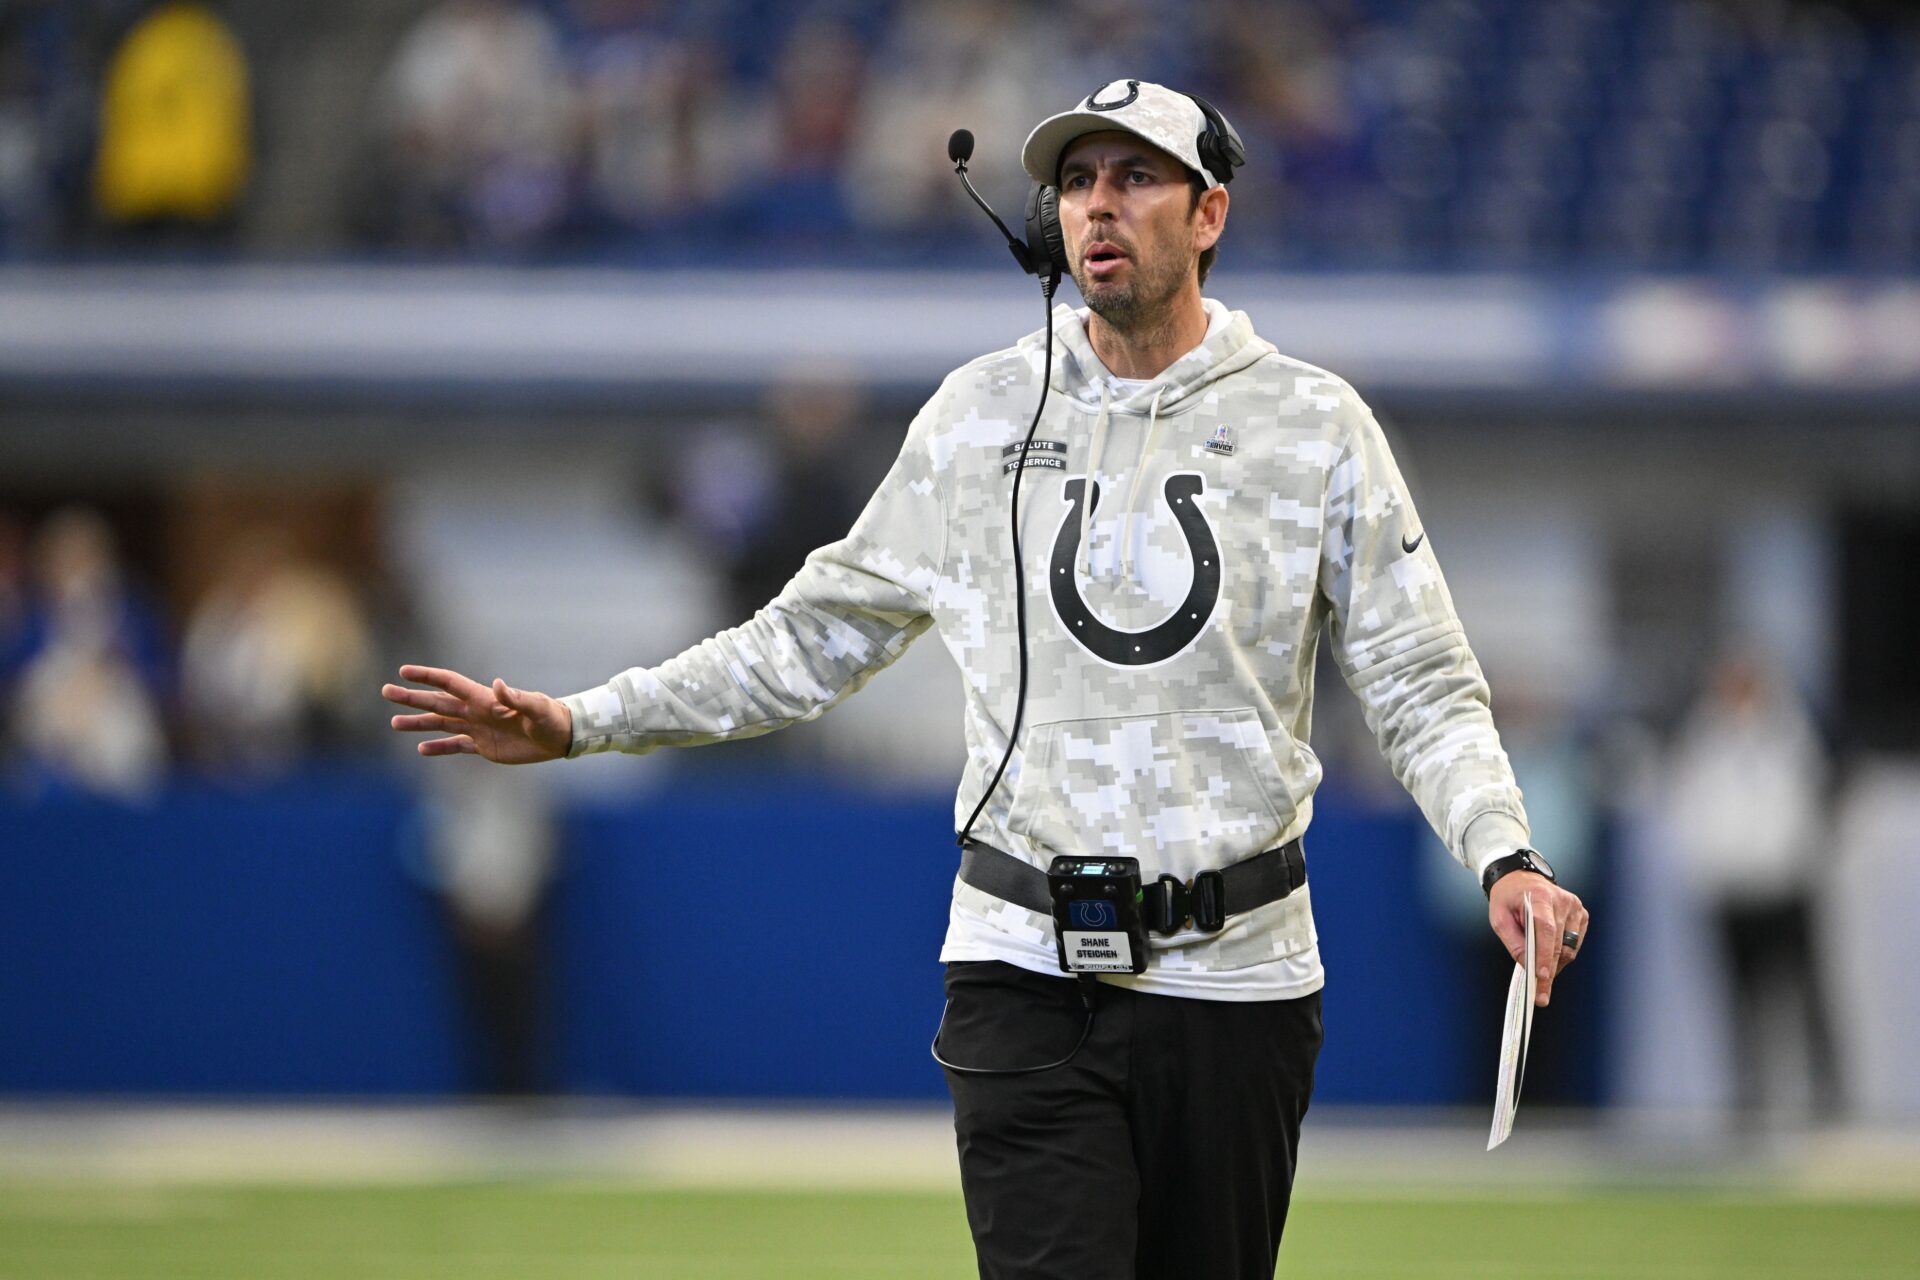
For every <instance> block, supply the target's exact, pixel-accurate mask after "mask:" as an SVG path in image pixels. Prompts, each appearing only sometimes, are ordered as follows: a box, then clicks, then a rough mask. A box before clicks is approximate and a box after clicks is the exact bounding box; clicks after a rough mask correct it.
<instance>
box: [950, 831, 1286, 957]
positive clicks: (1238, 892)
mask: <svg viewBox="0 0 1920 1280" xmlns="http://www.w3.org/2000/svg"><path fill="white" fill-rule="evenodd" d="M960 879H961V880H963V881H964V882H966V883H967V884H970V885H972V886H973V887H974V888H976V889H978V890H980V892H982V893H989V894H992V895H993V896H994V897H996V898H1000V899H1002V900H1004V901H1006V902H1011V903H1013V904H1014V905H1015V906H1017V907H1025V908H1026V909H1027V910H1029V911H1033V912H1037V913H1038V914H1040V915H1043V916H1050V915H1052V914H1053V898H1052V896H1051V895H1050V894H1049V893H1048V892H1047V873H1046V872H1044V871H1042V870H1041V869H1040V868H1038V867H1036V866H1034V865H1033V864H1031V863H1028V862H1022V861H1021V860H1020V859H1019V858H1016V857H1014V856H1013V855H1012V854H1010V853H1006V852H1004V851H1002V850H1000V849H996V848H994V847H993V846H992V845H987V844H981V843H980V842H979V841H978V840H969V841H967V843H966V847H965V849H964V850H963V851H962V852H961V854H960ZM1306 882H1307V859H1306V851H1305V850H1303V849H1302V848H1301V847H1300V842H1299V841H1298V840H1289V841H1287V843H1285V844H1283V845H1281V846H1280V847H1279V848H1277V849H1269V850H1267V851H1266V852H1265V853H1256V854H1254V855H1253V856H1252V857H1251V858H1242V859H1241V860H1240V861H1239V862H1236V863H1234V864H1233V865H1232V866H1230V867H1222V868H1221V869H1220V870H1218V871H1202V872H1201V873H1200V874H1199V875H1197V876H1195V877H1194V878H1193V879H1191V880H1187V881H1182V880H1180V879H1178V878H1176V877H1174V876H1169V875H1162V876H1161V877H1160V879H1159V880H1157V881H1156V882H1154V883H1153V884H1149V885H1144V886H1142V889H1141V907H1142V909H1143V912H1144V914H1145V916H1146V918H1147V928H1149V929H1151V930H1153V931H1154V932H1155V933H1161V934H1166V933H1178V932H1179V931H1180V930H1181V929H1182V928H1184V927H1185V925H1186V923H1187V921H1188V920H1192V921H1193V927H1194V928H1196V929H1201V930H1204V931H1206V932H1208V933H1212V932H1215V931H1217V930H1219V929H1220V928H1222V927H1223V926H1225V924H1226V923H1227V917H1228V916H1236V915H1239V914H1240V913H1241V912H1242V911H1251V910H1253V909H1254V908H1255V907H1264V906H1266V905H1267V904H1268V903H1269V902H1278V901H1280V899H1282V898H1284V897H1286V896H1287V895H1288V894H1290V893H1292V892H1293V891H1294V890H1295V889H1298V888H1299V887H1300V886H1301V885H1303V884H1305V883H1306Z"/></svg>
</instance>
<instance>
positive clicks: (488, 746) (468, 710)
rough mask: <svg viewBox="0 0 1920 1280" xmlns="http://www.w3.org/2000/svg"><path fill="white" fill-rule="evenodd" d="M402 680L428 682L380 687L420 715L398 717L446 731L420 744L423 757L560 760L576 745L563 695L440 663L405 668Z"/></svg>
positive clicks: (404, 726) (407, 727)
mask: <svg viewBox="0 0 1920 1280" xmlns="http://www.w3.org/2000/svg"><path fill="white" fill-rule="evenodd" d="M400 678H401V679H403V680H413V681H417V682H418V683H420V684H424V685H428V686H430V687H429V688H426V689H410V688H408V687H406V686H405V685H398V684H388V685H382V686H380V696H381V697H383V698H385V699H386V700H387V701H388V702H397V703H399V704H400V705H401V706H403V707H414V708H417V709H418V710H419V712H420V714H418V715H410V716H395V717H393V720H392V724H393V727H394V728H395V729H398V730H400V731H402V732H408V731H411V732H415V733H443V734H446V735H448V736H446V737H443V738H429V739H427V740H426V741H425V742H422V743H420V744H419V746H418V747H417V748H416V750H418V751H419V752H420V754H421V755H423V756H455V755H466V756H480V757H483V758H484V759H487V760H491V761H493V762H494V763H495V764H537V763H539V762H540V761H542V760H558V759H560V758H561V757H562V756H564V755H566V754H567V749H568V747H570V746H571V745H572V743H573V713H572V712H571V711H569V710H568V709H567V706H566V704H565V703H563V702H561V701H560V700H559V699H558V698H549V697H548V696H547V695H546V694H544V693H536V692H535V691H533V690H531V689H515V688H513V687H512V686H510V685H509V684H507V682H506V681H505V680H501V679H498V678H496V679H495V680H494V682H493V684H492V685H491V686H488V685H484V684H480V683H478V682H476V681H473V680H469V679H467V677H465V676H463V675H461V674H460V673H459V672H458V671H447V670H444V669H443V668H440V667H417V666H411V665H409V666H404V667H402V668H400Z"/></svg>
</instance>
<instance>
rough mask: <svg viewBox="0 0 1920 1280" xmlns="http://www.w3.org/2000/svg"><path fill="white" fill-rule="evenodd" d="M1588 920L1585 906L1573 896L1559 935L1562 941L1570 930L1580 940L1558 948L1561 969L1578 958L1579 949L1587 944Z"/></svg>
mask: <svg viewBox="0 0 1920 1280" xmlns="http://www.w3.org/2000/svg"><path fill="white" fill-rule="evenodd" d="M1589 920H1590V918H1589V916H1588V915H1587V908H1586V907H1585V905H1584V904H1582V903H1581V901H1580V899H1578V898H1575V899H1574V900H1573V911H1572V912H1571V914H1570V915H1569V916H1568V919H1567V923H1566V925H1565V927H1564V928H1563V929H1562V931H1561V934H1560V937H1561V941H1562V942H1564V941H1565V940H1566V935H1567V934H1568V933H1569V932H1571V933H1575V934H1578V935H1579V938H1580V940H1579V941H1578V942H1576V943H1574V945H1572V946H1571V947H1568V946H1562V947H1561V948H1560V967H1561V968H1562V969H1564V968H1566V967H1567V966H1568V965H1570V964H1572V963H1573V962H1574V961H1575V960H1576V959H1578V958H1579V955H1580V952H1581V950H1582V949H1583V948H1584V947H1585V946H1586V945H1587V925H1588V923H1589Z"/></svg>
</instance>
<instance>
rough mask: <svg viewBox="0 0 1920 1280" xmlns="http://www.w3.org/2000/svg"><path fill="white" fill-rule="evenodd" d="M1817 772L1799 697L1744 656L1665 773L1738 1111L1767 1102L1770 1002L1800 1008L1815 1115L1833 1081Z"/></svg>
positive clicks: (1823, 789) (1699, 713)
mask: <svg viewBox="0 0 1920 1280" xmlns="http://www.w3.org/2000/svg"><path fill="white" fill-rule="evenodd" d="M1827 788H1828V760H1827V753H1826V749H1825V746H1824V744H1823V743H1822V741H1821V739H1820V735H1819V733H1818V732H1817V731H1816V729H1815V727H1814V723H1813V719H1812V717H1811V716H1810V715H1808V713H1807V710H1806V708H1805V706H1804V705H1803V704H1802V702H1801V701H1800V699H1799V697H1798V695H1797V694H1796V693H1795V692H1794V691H1793V690H1792V689H1791V688H1790V687H1789V686H1788V685H1787V683H1786V682H1785V680H1784V679H1782V678H1781V676H1780V675H1779V674H1778V673H1777V672H1775V671H1774V670H1773V669H1772V668H1771V667H1770V666H1769V665H1768V664H1767V663H1765V662H1764V661H1762V660H1761V659H1759V658H1758V657H1756V656H1754V655H1752V654H1750V653H1742V652H1735V653H1731V654H1729V655H1728V656H1726V657H1724V658H1723V659H1722V660H1721V661H1720V662H1719V664H1718V665H1717V666H1716V667H1715V669H1714V670H1713V671H1712V673H1711V675H1710V677H1709V680H1708V684H1707V688H1706V690H1705V692H1704V693H1703V695H1702V696H1701V698H1700V701H1699V703H1698V704H1697V705H1696V706H1695V707H1694V709H1693V711H1692V712H1691V713H1690V714H1689V716H1688V718H1687V720H1686V722H1685V724H1684V725H1683V726H1682V728H1681V730H1680V734H1679V737H1678V739H1677V740H1676V742H1675V744H1674V747H1673V751H1672V754H1671V756H1670V758H1669V759H1668V762H1667V803H1668V805H1669V813H1670V819H1671V823H1672V830H1673V833H1674V839H1675V849H1674V853H1675V855H1676V856H1677V857H1678V858H1679V859H1680V861H1681V864H1682V867H1683V870H1684V871H1685V873H1686V876H1687V878H1688V880H1689V881H1690V883H1691V884H1692V886H1693V888H1694V889H1695V891H1696V892H1697V894H1698V897H1699V901H1700V902H1701V903H1702V904H1703V905H1704V906H1705V907H1706V909H1707V911H1708V913H1709V919H1710V920H1711V922H1712V925H1713V927H1714V928H1715V929H1716V931H1717V933H1718V937H1719V942H1720V945H1721V947H1722V948H1723V950H1724V955H1725V960H1726V963H1727V966H1728V973H1729V974H1730V976H1731V978H1732V981H1733V995H1734V1012H1735V1020H1736V1032H1737V1041H1738V1045H1737V1047H1738V1050H1739V1053H1738V1063H1739V1065H1738V1099H1739V1101H1740V1103H1741V1105H1742V1107H1743V1109H1746V1110H1752V1109H1755V1108H1757V1107H1758V1106H1760V1105H1761V1104H1762V1103H1763V1102H1764V1101H1765V1100H1766V1099H1765V1094H1766V1092H1767V1086H1768V1084H1769V1077H1770V1076H1771V1074H1772V1073H1771V1070H1770V1068H1769V1065H1768V1064H1769V1063H1771V1062H1774V1061H1776V1060H1777V1055H1776V1054H1774V1053H1772V1052H1769V1044H1768V1042H1767V1039H1766V1035H1765V1028H1767V1027H1768V1026H1769V1025H1770V1014H1771V1012H1772V1009H1773V1006H1774V1004H1775V1002H1776V997H1777V995H1778V993H1780V992H1783V991H1786V992H1791V993H1792V994H1793V995H1794V996H1795V997H1796V998H1797V999H1798V1001H1799V1012H1800V1023H1801V1032H1802V1035H1803V1037H1804V1039H1803V1043H1804V1044H1805V1046H1806V1053H1807V1065H1808V1069H1809V1072H1810V1074H1811V1083H1812V1089H1813V1101H1814V1105H1815V1107H1816V1108H1817V1109H1819V1110H1820V1111H1822V1112H1830V1111H1832V1110H1833V1109H1834V1108H1835V1106H1836V1105H1837V1104H1838V1101H1839V1098H1838V1089H1839V1079H1838V1076H1837V1073H1836V1069H1835V1063H1834V1049H1833V1040H1832V1032H1831V1028H1830V1024H1829V1022H1828V1017H1827V1010H1826V1001H1825V998H1824V993H1823V991H1822V988H1821V980H1822V976H1823V975H1822V971H1821V967H1820V964H1819V960H1820V955H1821V952H1820V948H1819V947H1818V945H1817V940H1816V939H1815V938H1814V936H1813V910H1812V899H1813V895H1814V892H1815V888H1816V885H1817V883H1818V882H1819V881H1820V880H1822V879H1824V878H1825V877H1826V876H1827V875H1828V874H1829V873H1830V872H1831V870H1832V865H1831V859H1832V856H1833V854H1834V852H1835V850H1834V843H1833V841H1832V839H1831V838H1830V825H1831V824H1830V821H1829V815H1828V814H1827V811H1826V797H1827Z"/></svg>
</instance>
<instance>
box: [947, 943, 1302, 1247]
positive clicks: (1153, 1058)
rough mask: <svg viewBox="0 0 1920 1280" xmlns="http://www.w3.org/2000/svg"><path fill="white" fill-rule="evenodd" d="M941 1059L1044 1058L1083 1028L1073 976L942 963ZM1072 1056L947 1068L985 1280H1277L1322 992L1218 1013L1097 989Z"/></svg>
mask: <svg viewBox="0 0 1920 1280" xmlns="http://www.w3.org/2000/svg"><path fill="white" fill-rule="evenodd" d="M946 985H947V1014H946V1019H945V1022H944V1024H943V1026H942V1029H941V1032H940V1041H939V1046H938V1047H939V1050H940V1055H941V1057H943V1058H945V1059H946V1060H947V1061H948V1062H949V1063H953V1064H955V1065H958V1066H963V1067H998V1068H1007V1067H1023V1066H1035V1065H1038V1064H1041V1063H1046V1062H1053V1061H1056V1060H1058V1059H1059V1058H1061V1057H1064V1056H1065V1055H1066V1054H1067V1053H1068V1052H1069V1051H1070V1050H1072V1048H1073V1046H1074V1042H1075V1040H1076V1039H1078V1037H1079V1035H1080V1032H1081V1028H1082V1027H1083V1026H1084V1025H1085V1023H1086V1011H1085V1009H1084V1007H1083V1006H1082V1004H1081V1000H1080V993H1079V990H1078V986H1077V983H1076V981H1075V980H1074V979H1072V978H1067V977H1064V976H1062V977H1049V976H1047V975H1044V974H1037V973H1029V972H1028V971H1026V970H1024V969H1020V968H1017V967H1015V966H1013V965H1007V964H1000V963H998V962H985V961H983V962H967V963H956V964H951V965H949V966H948V967H947V981H946ZM1092 995H1093V1003H1094V1015H1095V1016H1094V1021H1093V1029H1092V1032H1091V1034H1089V1035H1088V1037H1087V1041H1086V1043H1085V1044H1084V1045H1082V1046H1081V1047H1080V1050H1079V1052H1078V1053H1076V1054H1074V1056H1073V1059H1072V1061H1071V1062H1069V1063H1067V1064H1066V1065H1063V1066H1059V1067H1056V1068H1054V1069H1052V1070H1049V1071H1041V1072H1036V1073H1032V1074H1027V1075H997V1076H996V1075H969V1074H963V1073H960V1072H956V1071H952V1070H949V1071H948V1072H947V1087H948V1089H950V1090H951V1091H952V1093H953V1105H954V1127H955V1129H956V1131H957V1133H958V1136H959V1141H960V1182H961V1186H962V1189H963V1190H964V1191H965V1193H966V1202H967V1221H968V1224H969V1225H970V1226H971V1227H972V1229H973V1241H974V1248H975V1250H976V1252H977V1253H978V1255H979V1261H980V1275H981V1277H982V1280H1068V1278H1069V1277H1071V1280H1272V1276H1273V1268H1274V1263H1275V1260H1276V1259H1277V1257H1278V1255H1279V1250H1280V1232H1281V1229H1282V1228H1283V1227H1284V1226H1285V1225H1286V1221H1287V1203H1288V1200H1289V1198H1290V1196H1291V1194H1292V1190H1293V1170H1294V1163H1295V1157H1296V1153H1297V1151H1298V1147H1299V1138H1300V1120H1301V1117H1302V1116H1304V1115H1305V1114H1306V1111H1307V1099H1308V1097H1309V1096H1310V1095H1311V1094H1312V1092H1313V1063H1314V1059H1315V1058H1316V1057H1317V1056H1318V1055H1319V1052H1320V1041H1321V1027H1320V996H1319V994H1318V993H1317V992H1316V993H1315V994H1313V995H1309V996H1303V997H1301V998H1299V999H1297V1000H1264V1001H1254V1002H1241V1003H1229V1002H1225V1001H1216V1000H1187V999H1176V998H1172V997H1168V996H1150V995H1140V994H1137V993H1135V992H1131V991H1127V990H1125V989H1123V988H1120V987H1115V986H1111V985H1108V984H1105V983H1100V984H1096V985H1095V986H1094V988H1093V991H1092Z"/></svg>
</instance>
